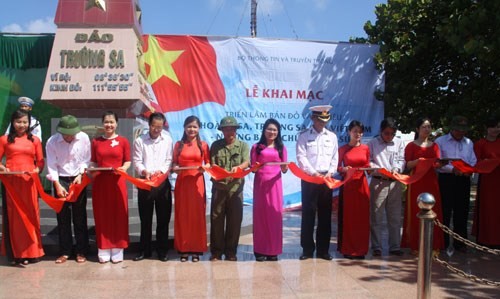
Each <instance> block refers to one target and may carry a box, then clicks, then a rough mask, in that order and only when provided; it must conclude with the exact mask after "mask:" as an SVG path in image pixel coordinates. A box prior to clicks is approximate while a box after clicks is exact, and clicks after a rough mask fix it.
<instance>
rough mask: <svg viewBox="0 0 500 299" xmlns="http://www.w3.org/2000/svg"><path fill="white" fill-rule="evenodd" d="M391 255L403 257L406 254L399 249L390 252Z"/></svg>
mask: <svg viewBox="0 0 500 299" xmlns="http://www.w3.org/2000/svg"><path fill="white" fill-rule="evenodd" d="M389 254H390V255H395V256H402V255H404V254H405V253H404V252H403V251H402V250H400V249H398V250H391V251H389Z"/></svg>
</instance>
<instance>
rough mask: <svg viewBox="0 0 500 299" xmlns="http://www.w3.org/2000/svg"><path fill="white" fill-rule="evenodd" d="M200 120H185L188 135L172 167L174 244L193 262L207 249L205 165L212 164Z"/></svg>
mask: <svg viewBox="0 0 500 299" xmlns="http://www.w3.org/2000/svg"><path fill="white" fill-rule="evenodd" d="M200 126H201V123H200V120H199V119H198V117H196V116H194V115H192V116H189V117H187V118H186V119H185V120H184V134H183V135H182V139H181V140H180V141H177V142H176V143H175V146H174V153H173V163H172V165H173V167H172V170H173V171H174V172H175V173H177V180H176V181H175V190H174V197H175V212H174V215H175V221H174V235H175V238H174V247H175V249H177V251H178V252H179V253H180V254H181V258H180V259H181V262H186V261H187V260H188V258H189V255H191V256H192V257H191V260H192V261H193V262H198V261H199V260H200V257H199V256H200V255H201V254H203V252H205V251H207V229H206V225H207V224H206V220H205V219H206V218H205V210H206V193H205V179H204V177H203V172H204V171H205V170H204V168H207V167H210V152H209V148H208V144H207V143H206V142H204V141H202V140H200V135H199V132H200Z"/></svg>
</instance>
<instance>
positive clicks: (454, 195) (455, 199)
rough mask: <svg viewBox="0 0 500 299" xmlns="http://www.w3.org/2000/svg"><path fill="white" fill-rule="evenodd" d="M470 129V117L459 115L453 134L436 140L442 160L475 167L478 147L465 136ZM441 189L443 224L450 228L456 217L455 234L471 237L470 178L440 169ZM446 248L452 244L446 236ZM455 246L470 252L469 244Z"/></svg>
mask: <svg viewBox="0 0 500 299" xmlns="http://www.w3.org/2000/svg"><path fill="white" fill-rule="evenodd" d="M468 130H469V126H468V124H467V118H465V117H463V116H455V117H453V119H452V120H451V123H450V133H448V134H446V135H444V136H441V137H439V138H438V139H436V141H435V142H436V143H437V145H439V150H440V152H441V159H462V160H463V161H464V162H465V163H467V164H469V165H471V166H474V165H476V162H477V159H476V155H475V154H474V144H473V143H472V141H471V140H470V139H469V138H467V137H465V134H466V133H467V131H468ZM438 172H439V189H440V191H441V200H442V207H443V224H444V225H446V226H450V221H451V218H452V216H453V231H454V232H456V233H457V234H459V235H460V236H462V237H464V238H467V219H468V217H469V205H470V185H471V181H470V176H469V175H466V174H464V173H462V172H460V170H458V169H456V168H455V167H453V165H451V164H447V165H445V166H443V167H441V168H439V169H438ZM444 241H445V248H448V247H449V245H450V239H449V237H448V236H446V237H445V239H444ZM453 247H454V248H455V249H456V250H458V251H463V252H465V251H467V248H466V247H465V244H463V243H462V242H460V241H456V240H455V241H454V242H453Z"/></svg>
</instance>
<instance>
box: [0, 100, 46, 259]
mask: <svg viewBox="0 0 500 299" xmlns="http://www.w3.org/2000/svg"><path fill="white" fill-rule="evenodd" d="M30 119H31V117H30V114H29V112H26V111H23V110H17V111H14V113H13V114H12V117H11V119H10V129H9V132H8V135H4V136H1V137H0V161H1V160H2V158H3V156H5V157H6V161H5V165H3V164H2V163H0V173H2V172H6V173H9V172H16V173H17V172H18V174H11V175H7V174H6V175H3V176H2V181H3V183H4V185H5V186H6V187H8V188H7V190H6V192H5V193H3V196H2V198H3V205H2V208H3V221H2V223H3V238H2V247H1V249H2V250H1V253H2V255H7V258H8V259H9V261H11V263H12V264H13V265H15V264H23V265H27V264H28V263H29V262H36V261H37V259H38V258H39V257H41V256H43V255H44V251H43V248H42V239H41V236H40V211H39V206H38V194H37V191H36V187H35V184H34V183H33V179H32V178H31V177H30V176H27V175H25V174H22V173H23V172H35V173H39V172H40V171H41V169H42V168H43V165H44V160H43V150H42V144H41V141H40V139H38V137H36V136H34V135H32V134H31V131H30V130H29V128H30ZM5 186H4V187H5ZM7 207H8V208H7Z"/></svg>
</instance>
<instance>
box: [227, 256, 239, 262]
mask: <svg viewBox="0 0 500 299" xmlns="http://www.w3.org/2000/svg"><path fill="white" fill-rule="evenodd" d="M224 260H226V261H230V262H236V261H238V258H237V257H236V255H226V257H225V258H224Z"/></svg>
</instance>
